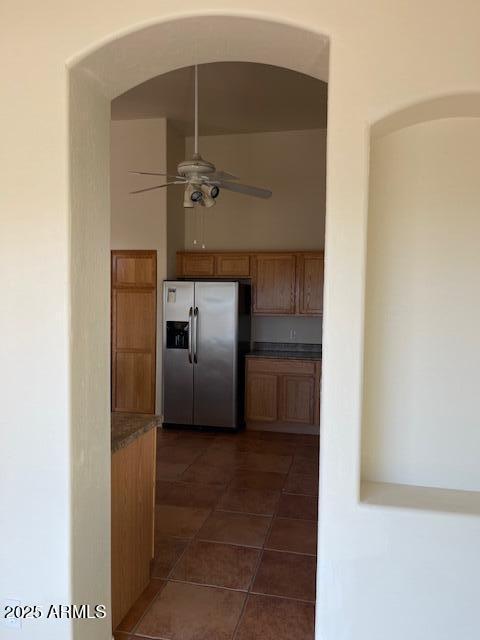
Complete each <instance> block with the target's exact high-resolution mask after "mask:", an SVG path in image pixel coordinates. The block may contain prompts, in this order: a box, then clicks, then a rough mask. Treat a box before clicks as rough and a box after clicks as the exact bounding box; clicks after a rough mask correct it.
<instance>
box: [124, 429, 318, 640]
mask: <svg viewBox="0 0 480 640" xmlns="http://www.w3.org/2000/svg"><path fill="white" fill-rule="evenodd" d="M317 495H318V437H316V436H305V435H291V434H281V433H271V432H260V431H244V432H242V433H238V434H225V433H219V434H204V433H192V432H185V431H182V432H178V431H163V430H161V429H159V431H158V439H157V487H156V514H155V517H156V523H155V559H154V562H153V563H152V580H151V582H150V584H149V586H148V587H147V589H145V591H144V593H143V594H142V595H141V597H140V598H139V600H138V601H137V602H136V603H135V605H134V606H133V607H132V609H131V610H130V611H129V613H128V614H127V616H126V617H125V618H124V620H123V621H122V623H121V624H120V625H119V627H118V630H117V631H116V632H115V640H139V639H141V638H158V639H161V640H287V639H288V640H292V639H293V638H295V640H311V639H313V637H314V617H315V604H314V603H315V572H316V550H317V500H318V498H317Z"/></svg>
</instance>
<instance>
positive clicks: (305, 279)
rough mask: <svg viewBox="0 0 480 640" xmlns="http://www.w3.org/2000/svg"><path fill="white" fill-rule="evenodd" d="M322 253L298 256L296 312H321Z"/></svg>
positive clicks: (307, 313) (313, 313) (317, 313)
mask: <svg viewBox="0 0 480 640" xmlns="http://www.w3.org/2000/svg"><path fill="white" fill-rule="evenodd" d="M323 263H324V260H323V253H318V254H301V255H299V256H298V312H299V313H300V314H301V315H320V314H321V313H322V312H323V266H324V265H323Z"/></svg>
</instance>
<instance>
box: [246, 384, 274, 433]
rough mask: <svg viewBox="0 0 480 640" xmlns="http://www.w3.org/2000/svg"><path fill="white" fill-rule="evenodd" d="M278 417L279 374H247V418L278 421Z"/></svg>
mask: <svg viewBox="0 0 480 640" xmlns="http://www.w3.org/2000/svg"><path fill="white" fill-rule="evenodd" d="M277 419H278V376H277V375H275V374H272V373H252V372H249V373H248V374H247V420H248V421H250V420H251V421H260V422H276V421H277Z"/></svg>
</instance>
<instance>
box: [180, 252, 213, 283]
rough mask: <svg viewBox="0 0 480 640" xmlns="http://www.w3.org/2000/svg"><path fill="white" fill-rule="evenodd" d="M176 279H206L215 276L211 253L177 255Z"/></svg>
mask: <svg viewBox="0 0 480 640" xmlns="http://www.w3.org/2000/svg"><path fill="white" fill-rule="evenodd" d="M178 263H179V269H178V271H179V273H178V274H177V275H178V277H182V276H187V277H198V278H208V277H210V276H214V275H215V256H214V255H213V254H211V253H200V252H199V253H183V254H180V255H179V260H178Z"/></svg>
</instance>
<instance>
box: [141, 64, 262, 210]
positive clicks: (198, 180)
mask: <svg viewBox="0 0 480 640" xmlns="http://www.w3.org/2000/svg"><path fill="white" fill-rule="evenodd" d="M194 145H195V146H194V153H193V157H192V158H191V159H190V160H184V161H183V162H180V164H179V165H178V166H177V175H174V176H173V175H169V174H168V173H167V172H166V171H159V172H151V171H130V173H135V174H137V175H147V176H164V177H165V178H166V179H167V182H164V183H163V184H159V185H155V186H153V187H147V188H145V189H137V190H135V191H131V193H135V194H137V193H144V192H145V191H154V190H155V189H162V188H163V187H169V186H171V185H176V184H183V185H184V186H185V192H184V197H183V206H184V208H185V209H191V208H193V207H207V208H209V207H213V205H214V204H215V202H216V199H217V198H218V196H219V194H220V190H221V189H226V190H227V191H234V192H236V193H242V194H245V195H249V196H254V197H256V198H270V197H271V195H272V192H271V191H270V190H269V189H261V188H259V187H252V186H250V185H246V184H241V183H240V182H238V178H237V177H236V176H234V175H232V174H230V173H226V172H224V171H217V170H216V168H215V165H214V164H213V163H212V162H209V161H208V160H204V159H203V158H202V156H201V155H200V153H199V151H198V66H197V65H195V142H194Z"/></svg>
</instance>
